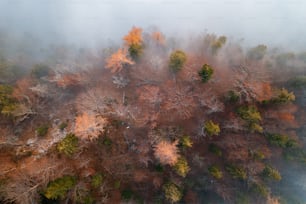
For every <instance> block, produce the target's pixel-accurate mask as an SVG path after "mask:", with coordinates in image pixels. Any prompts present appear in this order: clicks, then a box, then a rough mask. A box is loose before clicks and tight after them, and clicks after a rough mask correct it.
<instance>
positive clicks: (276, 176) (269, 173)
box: [261, 165, 282, 181]
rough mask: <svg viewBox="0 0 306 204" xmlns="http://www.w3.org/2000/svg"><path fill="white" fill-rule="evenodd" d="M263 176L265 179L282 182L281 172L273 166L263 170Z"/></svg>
mask: <svg viewBox="0 0 306 204" xmlns="http://www.w3.org/2000/svg"><path fill="white" fill-rule="evenodd" d="M261 175H262V176H263V178H265V179H273V180H275V181H280V180H281V179H282V177H281V175H280V173H279V171H278V170H277V169H275V168H273V167H271V166H268V165H266V166H265V168H264V169H263V171H262V173H261Z"/></svg>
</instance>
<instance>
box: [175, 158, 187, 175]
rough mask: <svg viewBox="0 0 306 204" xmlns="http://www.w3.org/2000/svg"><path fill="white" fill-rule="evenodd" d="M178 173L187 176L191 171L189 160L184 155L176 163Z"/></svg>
mask: <svg viewBox="0 0 306 204" xmlns="http://www.w3.org/2000/svg"><path fill="white" fill-rule="evenodd" d="M174 169H175V171H176V173H177V174H178V175H180V176H182V177H185V176H186V175H187V173H188V172H189V170H190V168H189V166H188V163H187V160H186V159H185V158H184V157H180V158H179V159H178V160H177V162H176V163H175V165H174Z"/></svg>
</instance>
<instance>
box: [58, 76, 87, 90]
mask: <svg viewBox="0 0 306 204" xmlns="http://www.w3.org/2000/svg"><path fill="white" fill-rule="evenodd" d="M81 81H82V76H81V75H80V74H66V75H64V76H62V77H61V78H59V79H58V80H56V84H57V85H58V86H59V87H62V88H66V87H70V86H76V85H79V84H80V83H81Z"/></svg>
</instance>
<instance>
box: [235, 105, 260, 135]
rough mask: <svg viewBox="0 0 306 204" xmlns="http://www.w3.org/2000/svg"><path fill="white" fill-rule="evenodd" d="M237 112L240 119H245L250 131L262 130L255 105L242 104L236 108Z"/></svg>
mask: <svg viewBox="0 0 306 204" xmlns="http://www.w3.org/2000/svg"><path fill="white" fill-rule="evenodd" d="M237 114H238V115H239V116H240V118H241V119H243V120H244V121H246V123H247V125H248V128H249V130H250V131H252V132H260V133H261V132H262V131H263V128H262V127H261V126H260V124H259V122H260V121H261V115H260V112H259V111H258V110H257V108H256V107H255V106H242V107H239V108H238V110H237Z"/></svg>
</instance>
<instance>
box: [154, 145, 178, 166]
mask: <svg viewBox="0 0 306 204" xmlns="http://www.w3.org/2000/svg"><path fill="white" fill-rule="evenodd" d="M177 144H178V142H173V143H170V142H168V141H161V142H159V143H158V144H156V145H155V147H154V156H155V157H156V158H157V159H158V160H159V162H160V163H161V164H163V165H166V164H169V165H171V166H173V165H175V164H176V162H177V161H178V159H179V154H178V148H177Z"/></svg>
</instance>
